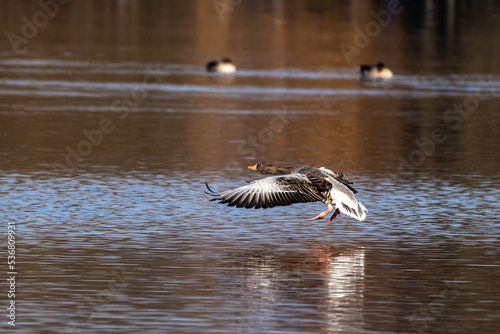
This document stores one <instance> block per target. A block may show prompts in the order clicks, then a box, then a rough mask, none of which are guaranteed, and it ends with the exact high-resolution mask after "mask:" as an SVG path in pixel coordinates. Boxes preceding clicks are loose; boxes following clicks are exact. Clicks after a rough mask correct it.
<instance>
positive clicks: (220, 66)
mask: <svg viewBox="0 0 500 334" xmlns="http://www.w3.org/2000/svg"><path fill="white" fill-rule="evenodd" d="M207 72H218V73H234V72H236V66H234V63H233V61H232V60H231V58H228V57H224V58H221V59H220V60H212V61H210V62H209V63H208V64H207Z"/></svg>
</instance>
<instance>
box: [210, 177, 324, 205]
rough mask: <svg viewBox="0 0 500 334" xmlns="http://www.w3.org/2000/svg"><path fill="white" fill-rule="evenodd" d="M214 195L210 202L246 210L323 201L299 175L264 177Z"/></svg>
mask: <svg viewBox="0 0 500 334" xmlns="http://www.w3.org/2000/svg"><path fill="white" fill-rule="evenodd" d="M209 190H210V188H209ZM213 196H214V198H213V199H211V200H212V201H218V202H219V203H223V204H225V203H227V204H228V205H229V206H236V207H238V208H247V209H250V208H255V209H260V208H264V209H265V208H272V207H275V206H286V205H291V204H294V203H309V202H317V201H322V200H324V197H323V195H322V194H321V192H320V191H318V189H317V188H316V187H315V186H314V185H313V184H312V182H311V181H310V180H309V179H308V178H307V176H305V175H304V174H301V173H295V174H286V175H278V176H270V177H266V178H264V179H261V180H258V181H254V182H252V183H250V184H248V185H246V186H243V187H239V188H236V189H233V190H228V191H224V192H222V193H220V194H216V193H214V194H213Z"/></svg>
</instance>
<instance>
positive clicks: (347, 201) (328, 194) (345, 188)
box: [207, 162, 368, 221]
mask: <svg viewBox="0 0 500 334" xmlns="http://www.w3.org/2000/svg"><path fill="white" fill-rule="evenodd" d="M248 169H251V170H253V171H256V172H258V173H260V174H264V175H275V176H268V177H266V178H263V179H261V180H257V181H254V182H251V183H250V184H248V185H246V186H243V187H239V188H236V189H233V190H227V191H224V192H222V193H220V194H218V193H215V192H213V191H212V190H211V189H210V188H209V187H208V184H207V188H208V190H209V191H210V193H208V192H207V194H209V195H212V196H214V198H212V199H211V200H212V201H217V202H218V203H221V204H228V205H229V206H236V207H237V208H247V209H250V208H255V209H261V208H262V209H265V208H272V207H275V206H287V205H292V204H294V203H310V202H319V201H321V202H323V203H325V204H326V205H327V207H328V209H327V210H325V211H323V212H321V213H320V214H318V215H317V216H315V217H313V218H310V219H308V220H315V219H322V218H325V216H326V215H327V214H328V213H330V212H331V211H333V205H335V207H336V210H335V212H334V213H333V215H332V216H331V217H330V219H328V221H332V219H334V218H335V217H336V216H337V215H338V214H340V213H341V212H342V213H344V214H346V215H348V216H350V217H353V218H355V219H357V220H359V221H362V220H364V219H365V218H366V213H367V212H368V210H367V209H366V208H365V207H364V206H363V204H361V203H359V202H358V201H356V198H355V197H354V194H355V193H357V191H356V190H355V189H354V188H353V187H352V186H351V185H352V182H350V181H349V180H348V179H347V178H345V177H344V174H342V173H340V174H338V173H334V172H332V171H331V170H329V169H326V168H324V167H320V168H315V167H309V166H294V167H281V166H274V165H272V164H270V163H267V162H259V163H258V164H256V165H253V166H249V167H248Z"/></svg>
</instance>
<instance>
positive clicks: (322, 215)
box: [308, 205, 337, 220]
mask: <svg viewBox="0 0 500 334" xmlns="http://www.w3.org/2000/svg"><path fill="white" fill-rule="evenodd" d="M332 210H333V207H332V206H331V205H328V210H326V211H323V212H321V213H320V214H319V215H317V216H316V217H313V218H309V219H308V220H316V219H323V218H325V216H326V215H327V214H328V213H330V212H331V211H332ZM335 212H337V211H335Z"/></svg>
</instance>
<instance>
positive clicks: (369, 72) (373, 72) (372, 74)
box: [359, 63, 393, 79]
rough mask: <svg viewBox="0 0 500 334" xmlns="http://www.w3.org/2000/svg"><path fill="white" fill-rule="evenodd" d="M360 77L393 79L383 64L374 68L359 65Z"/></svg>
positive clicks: (390, 72)
mask: <svg viewBox="0 0 500 334" xmlns="http://www.w3.org/2000/svg"><path fill="white" fill-rule="evenodd" d="M359 70H360V72H361V76H363V77H368V78H381V79H390V78H392V77H393V74H392V71H391V70H390V69H388V68H387V66H385V65H384V63H378V64H377V65H375V66H372V65H361V66H360V67H359Z"/></svg>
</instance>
